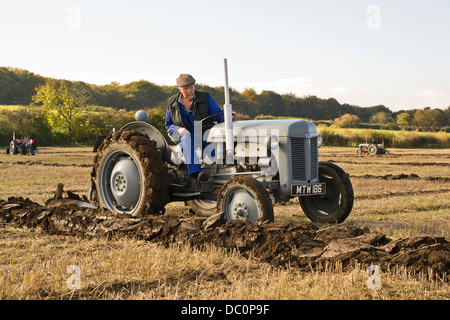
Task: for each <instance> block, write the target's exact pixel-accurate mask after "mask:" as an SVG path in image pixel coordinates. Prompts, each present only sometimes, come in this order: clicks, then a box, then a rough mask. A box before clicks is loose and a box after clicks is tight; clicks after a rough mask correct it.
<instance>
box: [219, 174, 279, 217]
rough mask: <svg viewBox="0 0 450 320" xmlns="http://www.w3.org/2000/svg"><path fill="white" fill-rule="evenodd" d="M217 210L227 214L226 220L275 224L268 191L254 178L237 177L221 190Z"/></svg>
mask: <svg viewBox="0 0 450 320" xmlns="http://www.w3.org/2000/svg"><path fill="white" fill-rule="evenodd" d="M217 210H218V211H219V212H224V213H225V220H227V221H230V220H246V221H249V222H251V223H253V224H254V223H256V222H258V221H263V222H264V221H269V222H273V220H274V216H273V206H272V201H271V199H270V196H269V194H268V193H267V191H266V189H264V187H263V186H262V184H261V183H259V182H258V181H257V180H255V179H254V178H252V177H249V176H235V177H233V178H231V179H230V180H228V181H227V182H226V183H225V184H224V185H223V186H222V187H221V188H220V190H219V194H218V196H217Z"/></svg>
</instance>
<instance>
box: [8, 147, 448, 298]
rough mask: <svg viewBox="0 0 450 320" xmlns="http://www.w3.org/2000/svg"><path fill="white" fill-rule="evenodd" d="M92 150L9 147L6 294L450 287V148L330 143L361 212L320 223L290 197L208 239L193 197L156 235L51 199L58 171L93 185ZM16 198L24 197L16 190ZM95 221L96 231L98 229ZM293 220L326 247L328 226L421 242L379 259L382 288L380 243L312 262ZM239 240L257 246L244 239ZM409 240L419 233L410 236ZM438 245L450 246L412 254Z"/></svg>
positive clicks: (199, 294)
mask: <svg viewBox="0 0 450 320" xmlns="http://www.w3.org/2000/svg"><path fill="white" fill-rule="evenodd" d="M91 150H92V148H40V153H39V154H38V155H36V156H21V155H15V156H11V155H6V154H1V155H0V178H1V181H2V188H1V189H0V270H1V272H0V299H171V300H173V299H177V300H178V299H180V300H181V299H193V300H196V299H226V300H228V299H232V300H240V299H274V300H278V299H293V300H297V299H299V300H303V299H449V298H450V286H449V282H448V274H447V273H448V267H449V252H448V241H449V237H450V233H449V230H450V150H449V149H427V150H420V149H389V150H390V152H391V155H385V156H374V157H371V156H356V155H355V148H322V149H320V151H319V157H320V161H332V162H334V163H336V164H337V165H339V166H340V167H342V168H343V169H344V170H345V171H346V172H347V173H348V174H349V175H350V179H351V181H352V184H353V188H354V191H355V203H354V207H353V211H352V213H351V214H350V216H349V218H348V219H347V220H346V221H345V222H344V223H343V224H341V225H339V226H329V225H327V226H314V225H312V224H311V223H310V221H309V220H308V219H307V218H306V216H305V215H304V214H303V213H302V211H301V208H300V206H299V205H298V202H297V201H291V202H289V203H285V204H276V205H275V207H274V210H275V224H274V226H272V227H271V226H260V227H247V226H242V225H239V226H235V227H233V228H230V229H229V230H227V229H226V228H225V227H223V226H222V227H220V228H217V230H212V231H210V232H202V233H201V234H200V236H201V237H203V238H201V237H200V236H195V235H193V234H194V233H195V232H197V234H198V233H199V232H198V231H196V230H195V224H196V223H197V220H196V218H195V217H193V216H192V215H191V214H190V213H189V211H188V208H187V207H185V206H184V204H183V203H171V204H168V205H167V207H166V213H165V215H164V216H162V217H161V218H155V219H154V220H152V221H151V223H153V224H152V228H154V226H158V223H160V221H162V220H163V219H165V220H164V223H167V222H169V223H170V221H176V222H177V223H178V224H177V225H176V227H177V228H178V229H176V230H178V231H179V230H181V231H180V232H179V234H174V233H171V232H172V231H173V230H175V229H173V228H172V229H170V228H166V229H164V228H163V227H161V228H162V234H164V235H165V237H162V236H159V237H155V236H153V233H152V232H153V231H152V230H148V229H145V227H146V225H142V224H139V223H136V222H133V223H134V224H131V223H130V224H129V225H127V228H121V229H120V232H116V233H104V234H103V236H100V235H102V232H101V230H99V231H97V229H95V225H94V223H96V222H99V221H100V222H102V221H103V220H101V219H100V218H98V217H97V218H95V217H91V216H89V215H86V218H81V216H78V215H77V213H76V212H73V211H70V212H67V211H62V210H61V211H57V210H56V209H55V210H53V209H48V210H44V209H43V206H44V203H45V201H46V200H47V199H49V198H51V197H53V195H54V192H55V188H56V184H57V183H59V182H62V183H64V189H65V190H66V191H72V192H74V193H76V194H78V195H83V194H85V192H86V190H87V187H88V183H89V177H90V171H91V164H92V162H93V157H94V154H93V153H92V152H91ZM9 197H16V198H11V199H10V200H9V201H7V200H8V198H9ZM18 197H23V198H24V199H27V198H28V199H29V200H30V201H32V202H33V203H31V202H30V201H28V202H27V201H24V200H23V199H19V198H18ZM2 200H3V201H2ZM15 208H17V209H21V208H22V209H23V208H29V209H30V210H31V211H33V210H38V209H39V215H37V216H36V217H35V216H31V215H27V212H26V211H25V210H22V211H21V213H20V214H18V213H14V210H15ZM52 210H53V211H52ZM17 212H19V211H17ZM36 212H37V211H36ZM13 214H15V216H14V219H12V218H11V215H13ZM45 214H47V215H49V216H50V215H51V217H50V218H52V217H53V218H54V217H56V216H57V215H60V217H62V219H61V220H59V221H57V223H56V222H55V221H53V220H51V219H50V218H48V219H47V220H46V224H45V225H44V224H42V223H41V224H40V223H39V221H40V220H39V219H41V218H39V216H40V215H45ZM75 218H76V219H82V220H83V219H84V220H83V221H85V222H83V224H77V223H79V222H77V221H78V220H71V219H75ZM33 219H34V220H33ZM36 219H37V220H36ZM158 219H159V220H158ZM108 221H114V222H116V220H113V219H111V220H108ZM125 222H127V223H129V221H127V220H125ZM71 223H72V224H71ZM183 223H184V225H183ZM136 225H138V226H139V227H136ZM38 226H39V227H38ZM80 226H81V227H80ZM104 226H105V224H102V227H104ZM182 226H185V229H184V230H183V228H181V227H182ZM186 226H188V227H186ZM110 227H111V226H110ZM77 228H78V229H77ZM193 228H194V229H193ZM55 230H56V231H55ZM61 230H62V231H61ZM64 230H70V232H63V231H64ZM118 230H119V229H118ZM271 230H275V231H276V233H274V232H272V231H271ZM94 231H95V232H97V233H95V236H92V234H94ZM294 231H295V232H296V234H297V235H300V236H301V237H306V236H310V237H311V238H307V239H306V238H303V240H305V241H304V243H305V244H306V243H308V242H307V241H309V240H315V241H317V239H318V238H319V235H320V237H322V238H321V239H322V240H323V242H324V243H326V244H328V246H327V247H325V249H326V248H329V247H330V246H331V245H332V244H333V243H337V242H326V241H325V238H327V237H331V238H333V240H335V241H338V242H339V241H341V240H342V241H343V240H345V241H347V240H349V239H350V240H352V241H353V240H355V241H356V239H361V237H369V236H370V237H373V239H377V240H376V241H377V242H378V243H377V246H379V247H380V246H381V244H382V243H383V245H385V243H388V242H389V241H390V243H391V244H396V245H398V248H403V249H405V248H407V247H408V245H409V246H412V247H414V248H409V249H411V250H412V251H411V250H410V251H405V252H406V253H405V255H404V256H403V257H402V258H406V260H405V261H406V262H405V263H397V262H398V261H400V260H401V259H400V258H399V259H397V260H392V261H391V260H387V263H383V265H381V264H380V267H382V268H381V270H382V271H381V287H380V288H379V289H374V288H373V287H371V286H370V285H369V284H368V280H369V277H372V276H370V275H369V274H368V273H367V264H364V262H367V261H369V260H364V259H362V257H365V255H366V256H367V255H369V256H370V255H371V254H381V253H380V252H381V251H380V250H378V249H377V250H375V251H373V247H372V248H369V249H370V250H369V249H367V250H368V251H367V250H365V249H364V248H367V246H360V247H358V252H357V253H356V256H355V254H354V255H353V256H352V257H353V258H354V257H357V259H351V258H348V256H345V258H342V257H344V256H343V255H338V257H341V258H342V259H341V258H339V259H334V260H333V259H331V260H329V261H324V260H320V261H319V262H318V261H317V260H307V261H310V262H309V263H304V260H296V259H293V257H295V254H294V253H293V252H292V248H288V249H287V250H284V248H283V246H289V243H288V242H287V240H286V239H288V238H287V236H288V235H289V237H292V235H293V234H294V233H292V232H294ZM146 232H147V233H146ZM214 232H216V233H214ZM230 232H231V233H232V232H235V234H233V237H229V238H227V237H225V235H226V234H227V233H230ZM244 233H245V234H244ZM87 234H88V235H90V236H86V235H87ZM143 234H145V236H143ZM249 234H250V235H255V237H259V238H258V239H260V238H261V237H260V236H261V235H263V236H264V237H265V238H264V239H266V241H269V240H274V239H275V240H277V241H278V240H279V245H278V246H277V247H275V246H268V247H267V248H266V247H263V246H256V244H258V245H260V243H259V242H258V243H257V242H256V240H255V241H254V242H251V241H253V240H252V239H250V238H248V235H249ZM159 235H161V233H160V234H159ZM280 235H283V237H279V236H280ZM300 236H299V237H300ZM314 237H315V238H314ZM231 238H234V239H231ZM236 239H238V240H239V241H240V240H245V241H247V243H252V244H255V247H254V248H247V247H245V246H242V245H240V244H239V243H238V242H236ZM289 239H290V238H289ZM289 239H288V240H289ZM293 239H294V238H293ZM200 240H204V241H200ZM216 240H217V241H216ZM294 240H295V241H297V240H298V239H297V238H295V239H294ZM294 240H292V241H294ZM233 241H234V242H233ZM289 241H291V240H289ZM352 243H353V242H352ZM355 243H356V242H355ZM401 243H409V244H406V245H404V246H403V247H401V245H400V244H401ZM445 243H446V244H445ZM416 245H417V246H416ZM445 245H446V246H445ZM374 246H375V244H374ZM387 246H389V244H387ZM433 246H434V247H436V246H437V247H439V246H441V247H443V248H447V249H446V250H444V251H443V252H442V250H441V251H429V252H430V254H429V255H423V256H421V259H416V260H414V259H412V257H413V256H414V255H417V254H419V253H420V252H428V251H426V250H428V249H429V247H433ZM391 247H393V246H391ZM382 248H387V247H382ZM297 249H298V250H300V251H301V250H302V247H301V246H300V247H298V248H297ZM403 249H398V250H403ZM405 250H406V249H405ZM421 250H422V251H421ZM424 250H425V251H424ZM269 252H270V255H268V253H269ZM280 253H281V254H280ZM347 253H348V252H347ZM353 253H354V252H353ZM353 253H352V254H353ZM308 254H309V253H308ZM298 256H299V255H298V253H297V257H298ZM381 256H382V257H384V256H383V255H381ZM392 256H394V251H392ZM395 257H397V258H398V255H395ZM436 257H437V258H436ZM428 258H429V259H428ZM408 259H409V260H408ZM411 259H412V260H411ZM432 259H435V260H436V259H438V260H439V259H440V260H439V261H438V262H439V263H440V264H439V266H440V267H439V271H440V272H435V270H433V268H430V267H427V266H428V264H427V263H428V262H429V263H430V265H432V262H430V261H431V260H432ZM413 260H414V261H413ZM425 260H426V261H425ZM380 261H385V262H386V260H380ZM396 261H397V262H396ZM401 261H403V260H401ZM442 261H443V264H442ZM394 262H395V263H394ZM69 266H76V267H77V268H79V269H77V270H79V271H80V274H79V275H80V277H79V279H80V282H79V283H78V285H79V286H77V287H76V288H74V287H73V286H71V285H69V284H73V283H69V280H70V279H71V276H73V274H74V273H73V272H74V271H73V270H74V269H70V268H69V270H68V267H69ZM442 271H444V272H442ZM446 272H447V273H446Z"/></svg>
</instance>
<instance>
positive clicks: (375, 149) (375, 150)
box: [368, 144, 379, 156]
mask: <svg viewBox="0 0 450 320" xmlns="http://www.w3.org/2000/svg"><path fill="white" fill-rule="evenodd" d="M378 150H379V149H378V146H377V145H376V144H371V145H370V146H369V149H368V151H369V154H370V155H372V156H373V155H375V154H378V152H379V151H378Z"/></svg>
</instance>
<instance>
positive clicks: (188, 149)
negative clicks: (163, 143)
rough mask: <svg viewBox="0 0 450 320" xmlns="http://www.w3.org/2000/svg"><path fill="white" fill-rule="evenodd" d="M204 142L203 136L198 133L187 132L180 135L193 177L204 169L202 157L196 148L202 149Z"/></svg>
mask: <svg viewBox="0 0 450 320" xmlns="http://www.w3.org/2000/svg"><path fill="white" fill-rule="evenodd" d="M203 143H204V142H203V141H202V138H201V137H200V136H198V135H196V134H186V135H184V136H181V137H180V146H181V151H182V152H183V156H184V158H185V160H186V165H187V168H188V172H189V175H190V176H191V177H193V178H195V177H196V175H197V174H198V173H199V172H201V171H202V168H201V163H200V159H199V158H198V156H197V153H196V152H195V150H196V149H198V148H200V149H201V148H202V146H203Z"/></svg>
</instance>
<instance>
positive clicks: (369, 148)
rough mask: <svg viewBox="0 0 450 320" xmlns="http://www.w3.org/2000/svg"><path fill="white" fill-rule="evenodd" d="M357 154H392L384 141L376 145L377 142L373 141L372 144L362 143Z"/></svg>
mask: <svg viewBox="0 0 450 320" xmlns="http://www.w3.org/2000/svg"><path fill="white" fill-rule="evenodd" d="M356 154H357V155H362V154H368V155H371V156H374V155H377V154H390V152H389V150H387V149H386V148H385V146H384V139H383V140H382V142H381V143H376V141H375V140H372V142H370V143H361V144H360V145H359V147H358V150H356Z"/></svg>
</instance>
